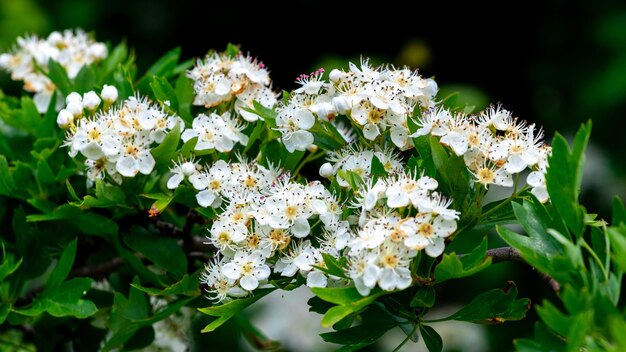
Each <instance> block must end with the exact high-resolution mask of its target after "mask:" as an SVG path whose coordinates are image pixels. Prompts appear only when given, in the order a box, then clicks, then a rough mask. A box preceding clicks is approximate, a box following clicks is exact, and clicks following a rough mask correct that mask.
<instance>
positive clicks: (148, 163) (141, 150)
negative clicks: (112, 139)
mask: <svg viewBox="0 0 626 352" xmlns="http://www.w3.org/2000/svg"><path fill="white" fill-rule="evenodd" d="M148 145H149V141H148V140H147V139H146V138H142V137H140V136H139V135H138V136H136V137H135V138H130V139H127V141H126V143H125V144H124V145H123V146H122V150H121V153H120V157H119V159H117V163H116V164H115V169H116V170H117V172H119V173H120V174H121V175H122V176H126V177H133V176H135V175H136V174H137V173H138V172H140V173H142V174H144V175H148V174H150V173H151V172H152V169H153V168H154V165H155V164H156V161H155V160H154V157H153V156H152V154H151V153H150V148H149V147H148Z"/></svg>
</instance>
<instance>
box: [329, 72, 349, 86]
mask: <svg viewBox="0 0 626 352" xmlns="http://www.w3.org/2000/svg"><path fill="white" fill-rule="evenodd" d="M344 75H345V74H344V73H343V72H341V71H339V70H338V69H334V70H332V71H330V74H328V79H330V81H331V82H333V83H337V82H338V81H339V80H340V79H342V78H343V76H344Z"/></svg>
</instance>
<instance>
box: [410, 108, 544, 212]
mask: <svg viewBox="0 0 626 352" xmlns="http://www.w3.org/2000/svg"><path fill="white" fill-rule="evenodd" d="M418 125H419V126H420V128H419V129H418V130H417V131H416V132H415V133H414V134H413V135H412V137H419V136H422V135H428V134H430V135H433V136H438V137H440V140H439V141H440V142H441V144H443V145H446V146H448V147H450V149H452V151H453V152H454V153H455V154H456V155H458V156H463V159H464V160H465V164H466V165H467V167H468V169H469V170H470V172H471V173H472V175H473V176H474V179H475V181H476V182H479V183H481V184H483V185H484V186H485V187H488V186H489V185H491V184H493V185H498V186H504V187H513V185H514V179H513V178H514V176H516V175H517V174H519V173H520V172H522V171H524V170H525V169H527V168H529V169H531V171H532V172H531V173H530V174H529V175H528V177H527V179H526V181H527V183H528V184H529V185H530V186H531V187H532V190H531V192H532V193H533V194H534V195H535V196H536V197H537V198H538V199H539V200H540V201H542V202H546V201H547V200H548V192H547V190H546V184H545V172H546V168H547V165H548V156H549V155H550V153H551V148H550V146H548V145H546V144H544V142H543V132H542V131H541V130H537V129H536V128H535V125H534V124H531V125H528V124H526V122H524V121H519V120H518V119H517V118H514V117H513V116H512V115H511V113H510V112H509V111H507V110H504V109H502V108H500V107H491V108H489V109H487V110H485V111H484V112H482V113H480V114H478V115H471V116H465V115H463V114H458V115H453V114H452V113H451V112H450V111H448V110H446V109H443V108H437V109H430V110H428V111H427V112H425V113H424V114H423V115H422V116H421V117H420V118H419V120H418ZM516 177H517V176H516Z"/></svg>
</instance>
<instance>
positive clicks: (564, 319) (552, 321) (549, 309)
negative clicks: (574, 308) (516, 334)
mask: <svg viewBox="0 0 626 352" xmlns="http://www.w3.org/2000/svg"><path fill="white" fill-rule="evenodd" d="M535 311H537V315H539V318H541V320H542V321H543V322H544V323H545V324H546V325H547V326H548V327H549V328H551V329H552V330H554V331H555V332H556V333H557V334H559V335H561V336H567V333H568V331H569V329H570V325H571V323H572V321H571V317H570V316H567V315H566V314H564V313H563V312H561V311H560V310H559V309H558V308H557V307H555V306H554V305H553V304H552V303H550V302H549V301H547V300H544V301H543V305H542V306H535Z"/></svg>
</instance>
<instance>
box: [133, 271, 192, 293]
mask: <svg viewBox="0 0 626 352" xmlns="http://www.w3.org/2000/svg"><path fill="white" fill-rule="evenodd" d="M198 282H200V271H197V272H195V273H193V274H191V275H188V274H185V275H184V276H183V278H182V279H180V281H178V282H177V283H175V284H173V285H171V286H168V287H166V288H165V289H163V290H159V289H155V288H149V287H143V286H141V285H139V284H131V286H133V287H135V288H136V289H138V290H141V291H143V292H145V293H147V294H149V295H152V296H172V295H183V296H190V297H194V298H195V297H197V296H198V295H200V293H201V292H200V287H199V286H198Z"/></svg>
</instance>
